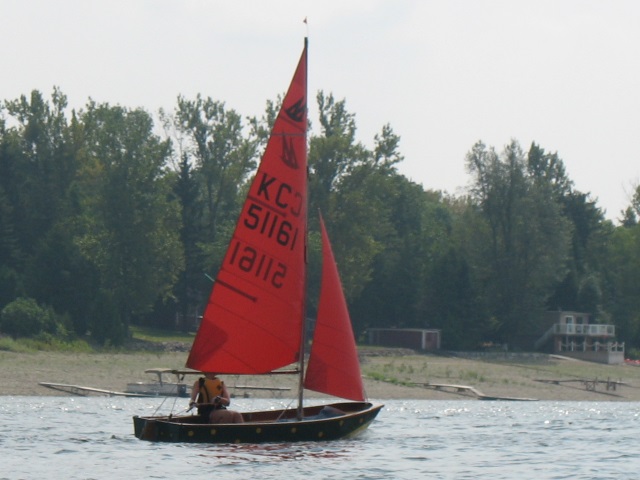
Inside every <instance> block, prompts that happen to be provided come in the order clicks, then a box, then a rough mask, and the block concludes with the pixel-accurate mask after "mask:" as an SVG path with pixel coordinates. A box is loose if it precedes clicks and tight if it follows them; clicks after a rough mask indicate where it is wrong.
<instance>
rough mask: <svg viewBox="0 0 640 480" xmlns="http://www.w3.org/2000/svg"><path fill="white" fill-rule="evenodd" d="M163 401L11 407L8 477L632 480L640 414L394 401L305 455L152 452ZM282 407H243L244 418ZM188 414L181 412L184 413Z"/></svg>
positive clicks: (192, 448) (56, 400) (55, 400)
mask: <svg viewBox="0 0 640 480" xmlns="http://www.w3.org/2000/svg"><path fill="white" fill-rule="evenodd" d="M159 402H160V401H159V400H156V399H152V400H149V399H139V398H135V399H134V398H119V397H113V398H108V397H94V398H83V397H2V402H0V458H2V462H1V463H2V468H1V469H0V478H7V479H17V478H18V479H19V478H37V477H47V478H68V479H107V478H115V477H123V478H132V477H136V478H157V479H171V478H177V477H180V476H183V475H189V476H190V475H196V476H200V475H202V474H203V472H211V473H213V472H214V468H215V473H216V475H218V476H220V475H221V478H224V479H236V478H237V479H243V480H246V479H247V478H258V479H260V480H263V479H270V478H279V479H282V478H303V477H304V478H305V479H306V480H313V479H334V478H335V479H338V478H339V479H351V478H354V479H355V478H363V479H390V478H392V479H415V478H445V479H448V478H455V479H467V478H468V479H472V478H473V479H477V478H492V479H513V478H520V479H528V478H536V479H561V478H572V479H593V478H598V479H609V478H611V479H614V478H615V479H627V478H628V479H631V478H637V467H636V465H638V464H639V463H640V453H638V449H637V448H635V447H634V446H635V445H636V441H637V439H638V438H640V404H636V403H617V402H603V403H577V402H564V403H563V402H487V401H484V402H480V401H474V400H465V401H451V402H448V401H419V400H411V401H398V400H395V401H385V402H384V403H385V404H386V406H385V408H384V409H383V410H382V412H381V413H380V415H379V417H378V419H377V420H376V421H375V422H374V423H373V424H372V425H371V426H370V427H369V429H368V430H367V431H366V432H365V433H364V434H363V435H361V436H360V437H358V438H356V439H349V440H342V441H335V442H320V443H298V444H265V445H187V444H155V443H149V442H143V441H140V440H138V439H136V438H135V437H134V436H133V425H132V420H131V417H132V416H133V415H136V414H149V413H150V412H154V411H155V410H156V409H157V408H158V404H159ZM274 402H276V401H275V400H252V399H239V400H236V401H235V403H234V405H235V406H236V407H237V408H239V409H241V410H252V409H260V408H265V407H268V406H270V405H272V404H273V403H274ZM182 407H183V405H181V404H178V405H177V407H176V408H182Z"/></svg>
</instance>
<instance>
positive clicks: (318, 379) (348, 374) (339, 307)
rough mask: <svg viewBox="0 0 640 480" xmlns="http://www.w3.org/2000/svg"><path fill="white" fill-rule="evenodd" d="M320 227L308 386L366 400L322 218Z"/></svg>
mask: <svg viewBox="0 0 640 480" xmlns="http://www.w3.org/2000/svg"><path fill="white" fill-rule="evenodd" d="M320 228H321V230H322V283H321V286H320V301H319V304H318V316H317V319H316V326H315V331H314V334H313V344H312V345H311V354H310V355H309V365H308V366H307V372H306V374H305V380H304V387H305V388H308V389H309V390H314V391H316V392H322V393H327V394H329V395H333V396H336V397H340V398H348V399H350V400H355V401H363V400H364V398H365V395H364V387H363V385H362V376H361V374H360V362H359V361H358V352H357V350H356V343H355V339H354V336H353V330H352V328H351V319H350V318H349V311H348V310H347V302H346V300H345V298H344V293H343V292H342V284H341V283H340V276H339V274H338V268H337V266H336V262H335V259H334V257H333V252H332V250H331V244H330V243H329V236H328V235H327V230H326V228H325V226H324V221H323V220H322V217H320Z"/></svg>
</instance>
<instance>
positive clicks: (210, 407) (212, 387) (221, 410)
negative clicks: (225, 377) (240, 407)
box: [189, 373, 244, 423]
mask: <svg viewBox="0 0 640 480" xmlns="http://www.w3.org/2000/svg"><path fill="white" fill-rule="evenodd" d="M230 404H231V397H230V396H229V392H228V391H227V387H226V386H225V384H224V382H223V381H222V380H220V379H219V378H218V377H217V376H216V374H215V373H205V376H204V377H201V378H199V379H198V380H196V381H195V383H194V384H193V388H192V389H191V400H190V402H189V407H191V408H193V407H198V414H199V415H200V416H201V417H202V421H203V422H204V423H243V422H244V419H243V418H242V414H241V413H240V412H236V411H234V410H228V409H227V407H228V406H229V405H230Z"/></svg>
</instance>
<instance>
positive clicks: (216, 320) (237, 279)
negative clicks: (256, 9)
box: [133, 40, 382, 443]
mask: <svg viewBox="0 0 640 480" xmlns="http://www.w3.org/2000/svg"><path fill="white" fill-rule="evenodd" d="M306 135H307V41H306V40H305V45H304V50H303V52H302V56H301V58H300V61H299V63H298V66H297V68H296V71H295V74H294V77H293V80H292V81H291V84H290V86H289V89H288V91H287V93H286V95H285V97H284V100H283V103H282V107H281V109H280V112H279V113H278V116H277V118H276V121H275V123H274V126H273V130H272V132H271V136H270V138H269V140H268V143H267V147H266V149H265V152H264V154H263V157H262V160H261V162H260V166H259V168H258V171H257V173H256V176H255V178H254V180H253V182H252V184H251V187H250V189H249V192H248V196H247V199H246V201H245V204H244V206H243V209H242V212H241V214H240V218H239V220H238V223H237V225H236V229H235V231H234V234H233V237H232V239H231V242H230V244H229V248H228V250H227V253H226V255H225V258H224V260H223V264H222V266H221V268H220V271H219V272H218V275H217V277H216V279H215V282H214V285H213V289H212V291H211V295H210V297H209V302H208V305H207V307H206V308H205V312H204V315H203V318H202V322H201V324H200V327H199V329H198V332H197V334H196V338H195V339H194V343H193V346H192V349H191V352H190V354H189V358H188V360H187V367H189V368H191V369H195V370H199V371H201V372H215V373H218V374H234V375H236V374H238V375H243V374H246V375H259V374H271V373H273V372H275V371H276V370H279V369H283V368H286V367H289V366H292V365H293V366H294V367H293V370H294V371H295V374H296V375H298V378H299V385H300V386H299V391H298V395H297V396H298V405H297V407H295V406H294V407H292V408H288V409H283V410H268V411H256V412H242V416H243V419H244V423H241V424H204V423H201V420H200V417H199V416H195V415H178V416H173V415H169V416H135V417H134V418H133V422H134V431H135V435H136V436H137V437H138V438H140V439H142V440H149V441H162V442H208V443H209V442H210V443H226V442H233V443H237V442H250V443H261V442H295V441H310V440H333V439H339V438H345V437H350V436H353V435H356V434H357V433H359V432H361V431H362V430H364V429H365V428H366V427H367V426H368V425H369V424H370V423H371V422H372V421H373V420H374V419H375V417H376V415H377V414H378V413H379V411H380V409H381V408H382V405H380V404H375V403H371V402H368V401H366V400H365V394H364V388H363V384H362V378H361V374H360V364H359V361H358V355H357V350H356V345H355V341H354V336H353V331H352V327H351V321H350V318H349V313H348V311H347V307H346V301H345V298H344V294H343V291H342V286H341V283H340V279H339V276H338V270H337V267H336V264H335V260H334V258H333V253H332V251H331V246H330V244H329V237H328V235H327V231H326V228H325V226H324V222H323V221H322V218H321V219H320V227H321V233H322V240H323V247H322V256H323V267H322V281H321V288H320V299H319V305H318V311H317V317H316V322H315V328H314V335H313V342H312V346H311V351H310V354H309V360H308V365H307V366H306V369H305V358H306V352H305V344H306V339H305V320H306V289H307V271H306V270H307V262H306V237H307V136H306ZM305 388H306V389H310V390H313V391H317V392H321V393H325V394H328V395H331V396H335V397H339V398H341V399H347V400H351V401H349V402H344V401H341V402H335V403H331V404H329V405H316V406H303V400H304V399H303V392H304V389H305Z"/></svg>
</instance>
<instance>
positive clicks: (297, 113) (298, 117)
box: [286, 97, 307, 123]
mask: <svg viewBox="0 0 640 480" xmlns="http://www.w3.org/2000/svg"><path fill="white" fill-rule="evenodd" d="M286 112H287V116H288V117H289V118H290V119H291V120H293V121H294V122H298V123H300V122H302V121H303V120H304V116H305V114H306V113H307V104H306V103H305V101H304V97H302V98H300V100H298V101H297V102H296V103H294V104H293V105H291V106H290V107H289V108H287V109H286Z"/></svg>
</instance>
